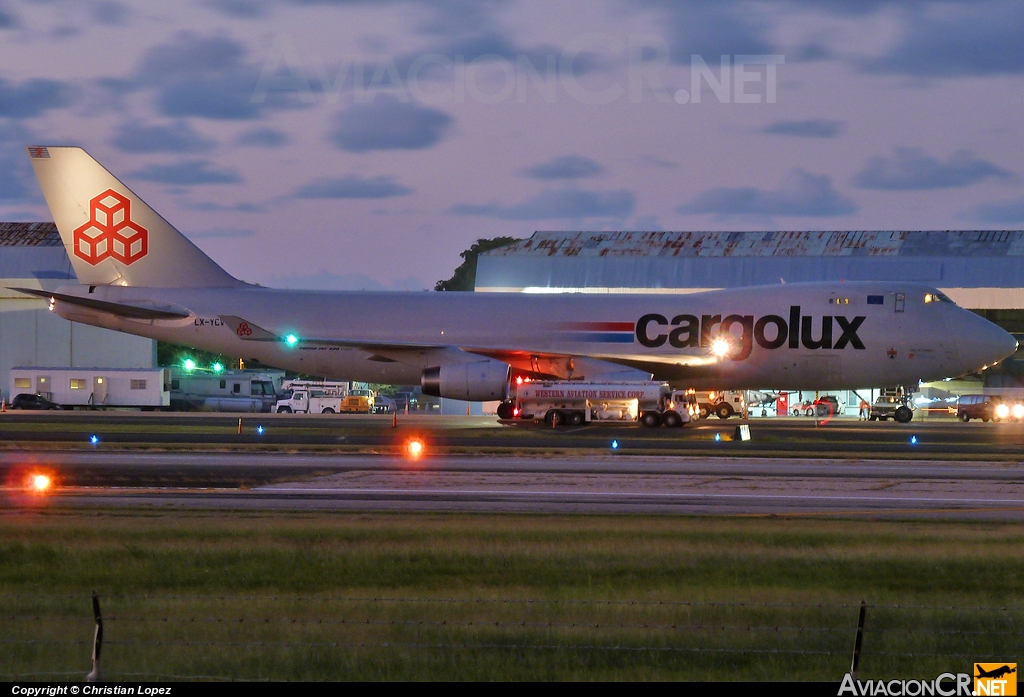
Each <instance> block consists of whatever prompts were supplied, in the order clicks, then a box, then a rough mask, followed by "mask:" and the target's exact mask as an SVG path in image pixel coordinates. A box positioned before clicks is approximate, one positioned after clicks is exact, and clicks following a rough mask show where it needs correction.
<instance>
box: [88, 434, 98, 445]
mask: <svg viewBox="0 0 1024 697" xmlns="http://www.w3.org/2000/svg"><path fill="white" fill-rule="evenodd" d="M89 442H90V443H92V444H93V445H96V444H97V443H99V442H100V437H99V436H89Z"/></svg>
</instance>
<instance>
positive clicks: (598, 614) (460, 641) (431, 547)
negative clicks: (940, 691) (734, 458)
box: [0, 509, 1024, 680]
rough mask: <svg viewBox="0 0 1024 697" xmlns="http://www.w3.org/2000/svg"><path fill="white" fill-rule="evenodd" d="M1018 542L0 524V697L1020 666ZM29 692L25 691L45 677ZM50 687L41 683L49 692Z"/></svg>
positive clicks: (849, 533) (870, 531)
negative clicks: (272, 685)
mask: <svg viewBox="0 0 1024 697" xmlns="http://www.w3.org/2000/svg"><path fill="white" fill-rule="evenodd" d="M1022 552H1024V529H1022V528H1021V526H1019V525H1012V524H981V523H913V522H875V521H857V520H806V519H785V518H714V519H712V518H675V517H613V516H586V517H584V516H579V517H575V516H525V515H491V516H485V515H454V514H452V515H441V514H437V515H429V514H419V515H413V514H408V515H395V514H364V515H359V514H346V515H338V514H300V513H258V514H257V513H241V512H216V513H211V512H180V511H152V512H138V511H118V510H108V511H96V510H89V511H74V510H48V509H40V510H36V511H12V510H7V511H5V512H4V513H3V514H0V598H2V600H3V607H4V610H3V612H2V613H0V614H2V615H3V617H4V620H5V631H4V632H3V634H2V637H0V679H12V678H14V677H18V678H19V679H25V678H26V677H29V678H31V677H33V676H34V677H36V678H38V679H43V678H46V677H50V676H49V674H50V673H56V674H64V673H66V674H67V677H68V678H78V677H81V676H83V675H84V674H85V673H86V672H88V668H89V654H90V651H91V640H92V632H93V622H92V612H91V606H90V592H91V591H92V590H94V589H95V590H96V591H98V592H99V594H100V596H101V603H102V608H103V613H104V615H105V617H106V620H105V646H104V650H103V655H102V667H103V670H104V673H105V676H106V677H107V678H109V679H117V678H119V677H121V678H130V679H142V678H144V677H160V676H184V677H188V676H208V677H217V678H235V679H245V678H250V679H256V678H259V679H268V678H269V679H292V680H299V679H313V680H319V679H670V678H683V679H689V680H712V679H723V680H737V679H739V680H761V679H767V680H773V679H785V680H803V679H817V680H839V679H840V678H841V676H842V674H843V673H844V672H845V671H846V670H847V669H848V667H849V662H850V653H851V650H852V647H853V641H854V633H855V629H856V621H857V615H858V611H859V604H860V601H861V600H862V599H863V600H867V601H868V603H869V604H870V607H869V609H868V615H867V623H866V635H865V640H864V657H863V659H862V663H861V673H860V677H862V678H882V677H886V678H895V677H907V678H911V677H918V678H932V677H934V676H935V675H936V674H938V673H939V672H942V671H951V672H966V671H969V670H970V669H971V663H973V662H974V661H975V660H985V659H990V660H1008V661H1015V660H1016V659H1018V658H1022V657H1024V638H1022V630H1020V624H1021V622H1020V620H1021V618H1022V617H1024V554H1022ZM44 674H45V675H44ZM54 677H59V676H54Z"/></svg>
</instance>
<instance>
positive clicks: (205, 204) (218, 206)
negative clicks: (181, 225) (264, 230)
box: [183, 201, 263, 213]
mask: <svg viewBox="0 0 1024 697" xmlns="http://www.w3.org/2000/svg"><path fill="white" fill-rule="evenodd" d="M183 205H184V206H185V208H188V209H190V210H193V211H211V212H212V211H234V212H237V213H261V212H263V206H259V205H256V204H255V203H248V202H245V201H243V202H242V203H231V204H226V203H220V202H217V201H188V202H185V203H183Z"/></svg>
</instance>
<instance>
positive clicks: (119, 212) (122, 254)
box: [73, 189, 149, 266]
mask: <svg viewBox="0 0 1024 697" xmlns="http://www.w3.org/2000/svg"><path fill="white" fill-rule="evenodd" d="M131 206H132V203H131V201H130V200H129V199H128V198H127V197H126V196H122V195H121V194H119V193H117V192H116V191H114V190H113V189H107V190H106V191H104V192H103V193H102V194H100V195H99V196H95V197H94V198H92V199H91V200H90V201H89V221H88V222H87V223H85V225H82V226H81V227H79V228H76V229H75V231H74V233H73V244H74V248H73V251H74V254H75V256H76V257H78V258H79V259H81V260H82V261H84V262H86V263H87V264H90V265H92V266H95V265H96V264H99V263H100V262H101V261H103V260H104V259H114V260H115V261H119V262H121V263H122V264H132V263H134V262H136V261H138V260H139V259H141V258H142V257H144V256H146V254H147V253H148V252H149V231H148V230H146V228H144V227H142V226H141V225H139V224H138V223H135V222H133V221H132V209H131Z"/></svg>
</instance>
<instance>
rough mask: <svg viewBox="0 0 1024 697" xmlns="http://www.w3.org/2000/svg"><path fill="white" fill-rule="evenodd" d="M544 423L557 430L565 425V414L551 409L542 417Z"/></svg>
mask: <svg viewBox="0 0 1024 697" xmlns="http://www.w3.org/2000/svg"><path fill="white" fill-rule="evenodd" d="M544 423H546V424H547V425H548V426H551V427H552V428H558V427H559V426H561V425H562V424H564V423H565V414H563V413H562V412H560V411H558V410H557V409H551V410H550V411H548V413H547V414H545V415H544Z"/></svg>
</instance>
